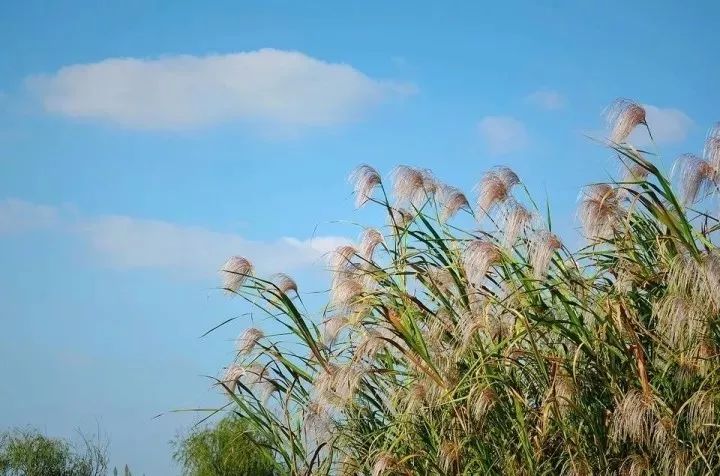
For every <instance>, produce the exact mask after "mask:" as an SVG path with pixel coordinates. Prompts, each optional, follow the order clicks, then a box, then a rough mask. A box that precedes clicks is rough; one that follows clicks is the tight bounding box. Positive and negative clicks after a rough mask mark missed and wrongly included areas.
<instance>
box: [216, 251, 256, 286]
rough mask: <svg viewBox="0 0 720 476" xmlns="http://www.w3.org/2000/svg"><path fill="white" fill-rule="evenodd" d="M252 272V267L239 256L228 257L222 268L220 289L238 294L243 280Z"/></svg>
mask: <svg viewBox="0 0 720 476" xmlns="http://www.w3.org/2000/svg"><path fill="white" fill-rule="evenodd" d="M252 272H253V265H252V263H251V262H250V261H248V260H247V259H245V258H243V257H241V256H232V257H230V258H229V259H228V260H227V261H226V262H225V264H224V265H223V267H222V270H221V271H220V276H221V277H222V287H223V289H225V290H226V291H228V292H238V291H239V290H240V287H241V286H242V284H243V283H244V282H245V279H246V278H247V277H248V276H249V275H251V274H252Z"/></svg>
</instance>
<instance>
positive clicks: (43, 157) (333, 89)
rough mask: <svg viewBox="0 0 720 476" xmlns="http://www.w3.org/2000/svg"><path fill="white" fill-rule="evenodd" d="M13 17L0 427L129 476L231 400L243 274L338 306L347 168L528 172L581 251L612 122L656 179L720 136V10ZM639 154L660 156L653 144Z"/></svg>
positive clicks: (3, 99)
mask: <svg viewBox="0 0 720 476" xmlns="http://www.w3.org/2000/svg"><path fill="white" fill-rule="evenodd" d="M390 3H391V2H358V3H353V4H352V5H350V4H347V3H343V4H340V3H337V2H312V3H311V4H301V2H278V1H264V2H212V3H209V2H180V3H178V2H166V1H152V2H148V1H125V2H62V3H59V2H37V1H25V2H13V1H6V2H3V3H2V5H1V6H0V44H2V45H3V53H2V54H0V263H2V267H3V272H2V273H0V319H1V321H0V322H2V326H3V329H2V332H0V371H1V372H2V375H3V376H4V381H5V383H4V385H3V386H2V387H1V388H0V428H7V427H12V426H17V425H26V424H30V425H33V426H36V427H38V428H41V429H43V430H46V431H47V432H48V433H51V434H53V435H59V436H72V435H73V432H74V430H75V429H76V428H80V429H82V430H83V431H86V432H92V431H94V430H95V428H96V427H97V426H98V425H99V426H100V428H101V429H102V431H103V432H104V433H106V434H107V435H108V437H109V438H110V440H111V452H112V461H113V463H115V464H125V463H128V464H129V465H130V466H131V467H132V468H134V469H135V470H137V471H139V472H145V473H146V474H148V475H164V474H176V473H177V468H175V467H174V466H172V464H171V461H170V453H171V451H170V448H169V447H168V445H167V442H168V441H169V440H170V439H171V438H172V437H173V436H174V435H175V433H176V431H178V430H181V429H182V428H187V426H188V425H189V424H191V423H192V422H193V421H194V418H195V417H194V416H192V415H177V414H176V415H170V416H165V417H162V418H159V419H153V418H152V417H153V416H154V415H156V414H158V413H161V412H164V411H168V410H172V409H177V408H187V407H194V406H207V405H208V404H215V403H217V402H219V401H221V398H220V397H219V396H218V395H217V392H216V391H214V390H212V389H210V388H209V381H208V380H207V379H206V378H205V377H203V375H215V374H217V372H218V371H219V369H221V368H222V366H223V365H225V363H226V362H227V361H228V360H229V359H231V358H232V340H233V339H234V337H235V336H236V335H237V333H239V332H240V330H241V329H242V327H243V325H242V324H237V325H235V327H227V328H224V329H223V330H221V331H219V332H218V333H216V334H213V335H211V336H210V337H208V338H205V339H198V336H199V335H200V334H202V333H203V332H204V331H205V330H207V329H208V328H210V327H212V326H213V325H214V324H215V323H218V322H220V321H222V320H224V319H226V318H228V317H231V316H234V315H237V314H239V313H241V312H243V309H242V308H241V307H240V306H239V303H238V302H237V301H233V300H231V299H228V298H226V297H224V296H223V295H222V294H221V293H219V292H218V291H216V290H215V289H214V287H215V286H216V270H217V269H218V268H219V267H220V266H221V264H222V262H223V261H224V258H225V257H226V256H227V255H229V254H240V255H247V256H248V257H249V258H251V259H253V260H254V261H255V263H256V265H257V266H258V268H260V270H261V271H263V272H274V271H288V272H290V273H291V274H293V275H295V276H298V277H299V278H300V279H299V281H300V283H301V287H302V288H303V289H306V290H318V289H323V288H324V286H325V285H324V281H323V279H324V278H323V275H322V272H321V271H320V269H321V268H322V263H323V254H324V253H325V252H326V251H327V250H328V249H330V248H331V247H332V246H333V245H334V244H336V243H339V242H341V241H342V240H343V239H348V238H350V239H352V238H354V237H355V236H356V234H357V228H355V227H352V226H348V225H343V224H342V223H337V222H336V221H338V220H358V221H363V220H365V219H372V218H373V215H372V214H371V213H369V212H366V211H364V210H363V211H361V212H354V211H353V200H352V196H351V194H350V189H349V186H348V185H347V184H346V181H345V180H346V177H347V174H348V172H349V171H350V170H351V169H352V168H353V167H354V166H355V165H357V164H360V163H364V162H367V163H370V164H372V165H374V166H376V167H377V168H378V169H380V170H381V171H382V172H383V173H388V172H389V171H390V170H391V169H392V167H393V166H395V165H397V164H401V163H404V164H410V165H415V166H422V167H429V168H431V169H432V170H433V171H434V172H435V173H436V174H437V175H438V176H439V177H440V178H441V179H442V180H444V181H447V182H449V183H452V184H454V185H457V186H460V187H461V188H463V189H464V190H465V191H467V192H470V191H471V189H472V186H473V185H474V183H475V182H476V181H477V180H478V179H479V178H480V177H481V175H482V173H483V172H484V171H485V170H487V169H488V168H489V167H491V166H493V165H497V164H506V165H509V166H511V167H513V168H514V169H515V170H516V171H517V172H518V173H519V175H520V176H521V178H523V180H524V181H525V182H526V184H527V186H528V187H529V188H530V190H531V191H533V193H534V194H535V196H536V197H539V198H543V197H544V196H545V194H547V196H548V197H549V199H550V203H551V206H552V208H553V213H554V222H555V223H556V224H557V225H556V226H557V227H558V229H559V230H560V232H561V233H562V234H563V235H564V236H565V237H566V240H567V241H572V240H575V239H576V237H575V234H574V232H573V229H574V228H575V227H576V225H577V224H576V223H575V220H574V215H573V214H574V208H575V203H576V201H575V200H576V197H577V193H578V190H579V187H580V186H581V185H583V184H585V183H589V182H593V181H599V180H603V179H605V178H606V177H607V176H608V174H610V173H612V172H613V171H614V170H615V169H616V165H615V164H614V163H613V162H612V160H610V157H609V155H610V154H609V153H608V152H607V151H606V150H603V149H602V148H600V147H598V146H597V145H595V144H593V143H592V142H591V141H590V140H589V139H587V138H586V137H585V135H586V134H589V135H595V136H598V137H599V136H601V135H602V134H603V123H602V119H601V112H602V110H603V108H604V107H605V106H607V105H608V104H609V103H611V102H612V101H613V100H614V99H615V98H617V97H629V98H633V99H636V100H638V101H640V102H642V103H643V104H646V105H647V109H648V116H649V122H650V125H651V127H652V128H653V130H654V131H655V132H656V136H657V138H658V143H659V150H660V152H661V153H662V157H661V159H659V160H660V161H661V162H662V164H663V165H664V166H665V167H669V166H670V164H671V162H672V159H673V158H674V157H675V156H676V155H678V154H679V153H681V152H686V151H687V152H698V151H699V149H700V147H701V143H702V138H703V137H704V134H705V132H706V130H707V129H708V128H709V127H710V126H711V125H712V124H713V123H714V122H715V121H717V120H720V100H718V94H717V84H718V79H719V78H720V65H719V63H718V62H717V60H716V58H715V53H716V51H715V49H714V48H713V46H712V45H714V44H717V38H716V28H715V27H716V25H715V23H714V19H716V18H718V17H720V5H718V4H717V2H710V1H707V2H691V3H690V4H683V5H681V4H679V3H671V2H663V1H660V2H657V1H655V2H649V1H647V2H632V5H629V4H628V3H629V2H619V1H618V2H560V1H553V2H533V1H524V2H520V1H508V2H492V3H485V2H483V3H482V4H481V2H455V3H453V5H452V6H449V5H446V4H442V3H438V2H432V3H431V2H392V4H390ZM637 140H638V141H639V142H641V143H642V142H643V138H641V137H638V138H637Z"/></svg>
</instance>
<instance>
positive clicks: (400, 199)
mask: <svg viewBox="0 0 720 476" xmlns="http://www.w3.org/2000/svg"><path fill="white" fill-rule="evenodd" d="M436 189H437V182H436V181H435V178H434V177H433V176H432V173H431V172H430V171H429V170H421V169H416V168H413V167H408V166H407V165H400V166H398V167H396V168H395V170H394V171H393V195H394V196H395V201H396V202H397V203H398V204H409V205H412V206H413V207H415V208H420V207H421V206H422V205H423V203H424V202H425V201H426V200H427V199H428V198H429V197H430V196H432V195H433V194H434V193H435V190H436Z"/></svg>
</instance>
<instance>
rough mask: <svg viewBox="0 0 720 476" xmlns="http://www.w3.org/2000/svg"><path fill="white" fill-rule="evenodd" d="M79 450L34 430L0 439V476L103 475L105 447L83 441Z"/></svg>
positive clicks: (4, 436) (3, 435) (7, 434)
mask: <svg viewBox="0 0 720 476" xmlns="http://www.w3.org/2000/svg"><path fill="white" fill-rule="evenodd" d="M83 446H84V448H82V450H78V449H76V448H74V447H73V446H71V445H70V444H69V443H68V442H66V441H64V440H61V439H56V438H49V437H47V436H45V435H43V434H41V433H39V432H37V431H35V430H13V431H9V432H6V433H3V434H2V435H1V436H0V475H2V476H101V475H105V474H106V472H107V455H106V447H105V446H102V445H100V444H98V443H94V442H92V441H89V440H87V439H83Z"/></svg>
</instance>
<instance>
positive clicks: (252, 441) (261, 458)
mask: <svg viewBox="0 0 720 476" xmlns="http://www.w3.org/2000/svg"><path fill="white" fill-rule="evenodd" d="M175 445H176V448H177V449H176V452H175V455H174V457H175V460H176V461H178V462H179V463H180V464H181V465H182V466H183V469H184V472H185V474H187V475H188V476H271V475H272V474H274V473H273V471H272V470H273V467H274V461H273V460H272V454H271V453H270V451H269V450H268V449H267V448H265V447H263V446H261V445H260V444H259V443H258V441H257V438H256V437H255V436H254V435H253V434H252V431H251V429H250V425H249V424H248V422H247V421H246V420H244V419H242V418H237V417H233V416H230V417H226V418H224V419H222V420H221V421H220V422H219V423H218V424H217V425H216V426H215V427H211V428H205V429H200V430H197V431H195V432H194V433H191V434H190V435H188V436H186V437H184V438H181V439H179V440H178V441H177V442H175Z"/></svg>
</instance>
